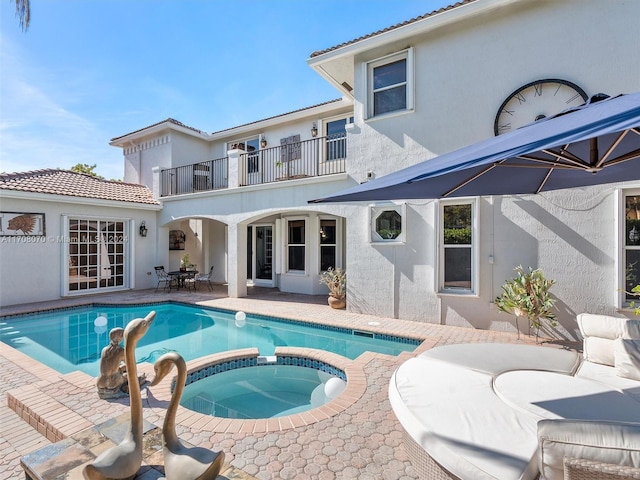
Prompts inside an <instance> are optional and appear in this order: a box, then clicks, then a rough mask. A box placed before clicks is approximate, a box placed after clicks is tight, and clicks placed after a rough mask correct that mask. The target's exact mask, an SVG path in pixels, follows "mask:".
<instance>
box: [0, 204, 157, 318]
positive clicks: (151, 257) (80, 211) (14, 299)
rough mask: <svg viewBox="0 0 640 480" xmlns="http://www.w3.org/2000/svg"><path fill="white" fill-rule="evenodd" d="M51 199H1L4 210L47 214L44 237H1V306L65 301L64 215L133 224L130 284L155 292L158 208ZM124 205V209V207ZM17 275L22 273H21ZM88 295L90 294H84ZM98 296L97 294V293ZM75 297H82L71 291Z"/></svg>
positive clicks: (130, 238)
mask: <svg viewBox="0 0 640 480" xmlns="http://www.w3.org/2000/svg"><path fill="white" fill-rule="evenodd" d="M53 197H54V196H52V195H38V196H35V197H34V198H31V199H29V198H12V197H9V196H5V195H4V194H3V197H2V210H3V211H7V212H29V213H44V214H45V233H46V235H45V236H44V237H0V264H1V265H2V268H1V269H0V305H4V306H6V305H14V304H19V303H27V302H39V301H46V300H54V299H58V298H61V292H62V282H63V273H64V271H65V270H66V271H68V266H69V265H68V258H67V257H63V248H64V244H63V243H64V235H63V233H64V227H63V220H62V216H63V215H67V216H70V217H74V216H75V217H78V218H90V219H101V218H118V219H122V220H125V221H127V223H129V221H133V223H134V230H135V231H133V232H132V231H130V232H129V235H128V237H129V238H128V244H129V245H131V258H130V264H131V282H130V283H131V285H132V287H134V288H136V289H142V288H150V287H155V277H154V276H153V275H152V274H151V272H153V265H154V261H155V256H156V249H155V242H154V240H153V232H154V231H155V230H156V222H155V217H156V207H152V208H145V207H142V208H130V207H131V205H129V206H128V208H121V207H118V206H117V205H116V204H117V203H118V202H109V203H108V204H107V203H106V202H102V204H100V203H101V202H95V203H94V202H90V201H88V200H87V199H78V201H73V200H69V199H67V200H66V201H65V199H64V198H61V197H57V196H56V197H55V201H52V200H54V198H53ZM121 205H123V204H122V203H121ZM143 220H144V221H145V223H146V226H147V229H148V230H149V236H148V237H146V238H142V237H140V236H139V235H138V232H137V228H138V226H139V225H140V222H141V221H143ZM18 273H19V274H18ZM84 293H87V292H84ZM94 293H95V292H94ZM71 295H78V294H77V293H75V292H72V293H71Z"/></svg>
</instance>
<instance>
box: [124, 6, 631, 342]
mask: <svg viewBox="0 0 640 480" xmlns="http://www.w3.org/2000/svg"><path fill="white" fill-rule="evenodd" d="M482 3H494V4H497V3H499V2H484V0H479V1H478V2H477V4H479V5H482ZM503 3H504V4H503V5H501V6H500V7H499V8H497V9H493V10H491V11H490V12H486V13H484V14H481V15H478V16H476V17H474V18H467V19H465V20H462V21H460V22H458V23H456V24H449V25H447V26H442V27H439V28H437V29H434V30H431V31H429V32H428V33H422V34H417V35H416V36H414V37H412V38H404V39H402V40H401V41H397V42H395V43H387V44H386V45H385V46H376V47H375V48H373V49H371V50H369V51H363V50H358V53H357V54H356V55H355V58H354V61H353V65H354V72H353V76H354V87H355V89H354V95H355V104H354V119H355V122H354V123H355V125H354V127H353V128H352V129H350V130H349V134H348V142H347V144H348V155H347V157H348V159H347V175H344V176H338V177H334V178H328V179H327V178H316V179H308V180H298V181H296V182H278V183H276V184H270V185H261V186H254V187H242V188H235V189H234V188H229V189H225V190H221V191H213V192H206V193H198V194H192V195H181V196H176V197H168V198H166V199H164V201H163V203H164V208H163V210H162V212H160V213H159V216H158V225H160V226H161V228H160V229H159V232H158V236H159V238H158V239H157V245H158V251H157V256H156V263H159V264H161V263H166V264H168V265H172V266H173V265H177V262H178V261H179V257H178V256H177V255H178V254H176V253H175V252H169V251H168V248H167V243H168V241H167V239H166V237H167V236H168V231H169V230H170V229H171V228H174V227H176V226H178V225H180V224H181V223H183V224H184V222H187V221H188V219H192V220H193V219H199V221H201V222H202V223H201V225H202V233H199V235H200V239H199V241H200V242H202V245H203V246H204V248H202V247H201V248H200V250H199V252H200V253H198V254H197V256H198V259H197V263H198V265H199V268H200V269H201V270H202V269H203V267H205V268H208V266H209V265H211V264H214V265H216V277H215V278H216V280H217V281H229V282H230V285H231V284H232V283H234V286H233V287H232V289H233V291H234V292H235V293H237V294H242V288H240V287H239V286H238V285H237V283H238V282H241V281H242V275H243V274H242V272H243V271H245V272H246V252H245V249H246V238H245V237H243V235H242V231H243V229H244V231H245V232H246V226H247V225H248V224H249V223H251V222H255V221H259V220H261V219H265V218H270V219H272V218H276V217H278V218H280V217H283V216H287V215H303V216H307V217H308V218H309V219H313V220H311V222H312V223H310V224H309V225H314V223H313V222H315V220H316V219H317V213H318V212H323V213H327V214H331V215H335V216H338V217H343V218H345V219H346V222H345V231H344V238H345V242H344V243H345V245H344V247H345V251H344V252H345V258H346V260H345V261H346V268H347V271H348V302H347V308H348V309H349V310H351V311H354V312H364V313H371V314H374V315H380V316H385V317H392V318H403V319H409V320H415V321H421V322H431V323H442V324H449V325H461V326H472V327H477V328H490V329H496V330H513V329H514V325H513V324H514V319H513V317H510V316H508V315H506V314H500V313H498V312H497V311H496V308H495V306H494V305H493V299H494V298H495V296H496V295H498V294H499V293H500V286H501V285H502V283H503V282H504V280H506V279H507V278H511V277H512V276H513V268H514V267H515V266H517V265H519V264H521V265H523V266H524V267H525V268H527V267H529V266H531V267H541V268H543V269H544V271H545V274H546V275H547V276H548V277H549V278H553V279H555V280H556V282H557V284H556V285H555V286H554V287H553V290H552V291H553V293H554V294H555V296H556V297H557V299H558V304H557V305H558V307H559V319H560V327H559V328H558V330H557V331H556V332H555V333H554V334H555V335H558V336H562V337H568V338H574V337H575V336H576V326H575V314H577V313H580V312H582V311H591V312H594V313H615V312H616V309H615V302H614V297H615V292H614V289H615V285H616V282H615V277H616V275H617V271H616V266H615V258H616V255H617V251H616V250H617V245H616V234H615V229H614V225H615V221H616V218H615V215H616V210H617V208H618V206H617V205H616V202H615V196H616V189H617V188H619V187H620V185H608V186H601V187H590V188H583V189H574V190H572V191H563V192H551V193H545V194H541V195H537V196H533V195H529V196H527V195H522V196H511V197H482V198H480V199H478V203H477V206H478V210H477V214H478V216H479V231H478V233H479V237H478V241H479V244H478V263H477V265H478V275H477V278H478V281H479V282H478V288H477V290H476V291H475V294H474V295H443V294H440V293H438V268H439V265H438V263H439V260H438V247H437V242H438V240H437V238H438V231H439V226H438V224H437V219H438V210H439V202H438V201H436V200H411V201H408V202H406V217H405V218H404V219H403V227H405V228H406V238H405V242H404V244H396V245H380V244H372V243H370V241H369V229H370V225H369V208H370V207H369V205H368V204H351V205H339V204H325V205H308V204H307V201H308V200H310V199H314V198H321V197H323V196H326V195H328V194H331V193H333V192H336V191H339V190H342V189H344V188H346V187H349V186H352V185H354V184H357V183H359V182H362V181H365V180H366V178H367V173H368V172H372V173H373V175H374V177H380V176H382V175H385V174H388V173H391V172H393V171H396V170H398V169H400V168H402V167H405V166H408V165H413V164H415V163H417V162H420V161H423V160H426V159H429V158H432V157H435V156H437V155H440V154H443V153H446V152H448V151H451V150H454V149H456V148H459V147H462V146H464V145H468V144H471V143H474V142H477V141H479V140H482V139H485V138H489V137H492V136H493V134H494V133H493V125H494V119H495V115H496V112H497V109H498V107H499V106H500V105H501V103H502V102H503V100H504V99H505V98H506V97H507V96H508V95H509V94H510V93H511V92H513V91H514V90H516V89H517V88H518V87H520V86H522V85H525V84H527V83H530V82H532V81H535V80H540V79H545V78H560V79H564V80H567V81H571V82H573V83H575V84H577V85H579V86H580V87H582V88H583V89H584V90H585V91H586V93H587V94H588V95H593V94H596V93H599V92H604V93H607V94H611V95H616V94H618V93H624V92H634V91H639V90H640V49H638V48H637V46H638V45H639V44H640V30H639V29H638V28H637V26H636V23H637V21H636V19H637V18H640V2H637V1H635V0H616V1H610V2H602V1H600V0H564V1H555V0H535V1H534V0H515V1H511V2H509V1H505V2H503ZM461 8H467V7H461ZM473 8H476V7H475V6H474V7H473ZM449 14H451V15H453V14H454V13H452V12H448V13H447V15H449ZM382 37H384V36H382ZM365 43H366V42H365ZM409 47H410V48H411V51H412V55H413V64H414V75H413V80H414V85H413V88H414V98H415V108H414V109H413V111H412V112H408V113H403V114H399V115H390V116H388V117H384V118H374V119H368V120H365V115H364V107H365V100H366V90H367V88H366V63H367V62H369V61H371V60H375V59H377V58H380V57H382V56H384V55H388V54H392V53H394V52H398V51H401V50H404V49H407V48H409ZM347 48H349V47H347ZM339 50H340V49H338V53H339ZM345 58H346V57H345ZM339 61H340V62H342V64H343V65H347V64H349V62H348V61H344V58H342V59H340V60H339ZM338 83H339V82H338ZM338 113H345V110H344V107H343V106H341V107H340V110H336V111H334V112H326V111H325V112H324V114H323V115H324V116H327V117H329V116H332V115H335V114H338ZM313 120H317V121H318V127H319V129H320V133H319V134H320V135H322V130H321V125H322V124H321V123H320V120H321V116H317V115H310V116H308V117H305V118H298V119H296V121H294V122H288V121H287V119H286V118H284V117H283V118H282V119H279V120H278V119H277V120H272V121H270V122H267V123H265V124H257V125H256V126H255V128H254V127H253V126H245V127H238V128H237V129H232V130H230V131H229V132H228V135H227V133H226V132H225V133H223V132H219V133H218V134H214V137H215V138H214V139H212V140H211V141H210V142H209V144H208V146H207V148H208V155H204V157H200V155H202V154H203V152H202V145H203V143H202V142H201V141H200V140H197V139H191V138H189V137H188V136H181V137H179V140H176V141H173V142H172V143H171V150H170V151H168V150H167V149H166V148H167V147H165V146H164V145H156V146H155V147H154V148H150V149H148V151H147V150H143V151H142V152H141V160H137V159H135V158H133V157H131V158H130V157H129V155H125V157H126V162H127V164H129V163H130V164H131V165H135V162H136V161H138V162H139V164H140V165H141V168H143V169H145V170H146V169H149V170H150V168H151V167H152V166H156V165H160V166H162V168H168V167H169V166H176V165H184V164H191V163H194V162H196V161H200V160H201V159H211V158H219V157H224V156H226V155H227V151H226V143H227V142H228V141H231V140H234V139H240V138H246V137H249V136H253V135H257V134H259V133H263V134H265V136H266V138H267V140H268V142H269V145H268V147H273V146H277V145H278V143H279V139H280V138H284V137H287V136H289V135H293V134H297V133H299V134H300V135H301V139H302V140H305V139H307V138H309V135H310V134H309V130H310V125H311V122H312V121H313ZM127 168H129V167H127ZM146 175H148V174H147V173H143V174H142V176H141V178H144V179H145V180H144V182H143V183H145V184H148V185H151V182H150V183H147V180H146V179H147V178H148V177H147V176H146ZM627 186H638V185H637V184H630V185H627ZM280 236H282V232H280ZM208 240H212V241H211V242H208ZM280 241H281V242H282V239H280ZM190 248H193V249H197V248H198V244H195V243H194V244H193V246H190ZM279 248H282V243H281V244H280V247H279ZM310 248H311V249H313V248H314V247H313V246H311V247H310ZM192 261H194V263H196V262H195V259H194V258H192ZM223 265H224V267H223V268H222V266H223ZM219 267H221V268H219ZM229 272H231V274H229ZM229 275H231V276H232V277H234V278H231V279H230V278H229ZM277 286H279V287H280V288H281V289H283V290H286V291H299V292H304V293H320V291H321V290H319V287H318V285H317V282H316V279H315V278H311V277H309V278H293V277H291V278H289V277H287V276H286V275H284V276H283V275H280V276H279V277H278V281H277Z"/></svg>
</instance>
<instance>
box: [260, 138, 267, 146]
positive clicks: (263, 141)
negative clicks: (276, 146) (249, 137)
mask: <svg viewBox="0 0 640 480" xmlns="http://www.w3.org/2000/svg"><path fill="white" fill-rule="evenodd" d="M260 147H261V148H267V138H266V137H265V136H264V135H262V136H261V137H260Z"/></svg>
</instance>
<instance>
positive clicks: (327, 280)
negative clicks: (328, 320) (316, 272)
mask: <svg viewBox="0 0 640 480" xmlns="http://www.w3.org/2000/svg"><path fill="white" fill-rule="evenodd" d="M320 283H324V284H325V285H326V286H327V287H329V298H328V300H327V301H328V303H329V305H330V306H331V308H345V306H346V305H347V301H346V296H347V272H346V271H345V270H343V269H342V268H335V269H334V268H332V267H329V268H328V269H327V270H325V271H324V272H322V273H321V274H320Z"/></svg>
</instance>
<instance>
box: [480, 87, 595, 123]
mask: <svg viewBox="0 0 640 480" xmlns="http://www.w3.org/2000/svg"><path fill="white" fill-rule="evenodd" d="M587 98H588V97H587V94H586V93H585V91H584V90H583V89H582V88H580V87H579V86H577V85H576V84H574V83H571V82H568V81H566V80H560V79H557V78H552V79H546V80H536V81H535V82H531V83H528V84H526V85H524V86H522V87H520V88H519V89H517V90H516V91H515V92H513V93H512V94H511V95H509V96H508V97H507V99H506V100H505V101H504V102H503V103H502V105H501V106H500V108H499V109H498V113H497V114H496V120H495V123H494V124H493V131H494V133H495V134H496V135H500V134H501V133H506V132H510V131H512V130H515V129H516V128H519V127H522V126H523V125H527V124H529V123H532V122H535V121H536V120H540V119H542V118H545V117H550V116H553V115H556V114H557V113H560V112H562V111H563V110H566V109H567V108H570V107H575V106H578V105H582V104H583V103H584V102H586V101H587Z"/></svg>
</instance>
